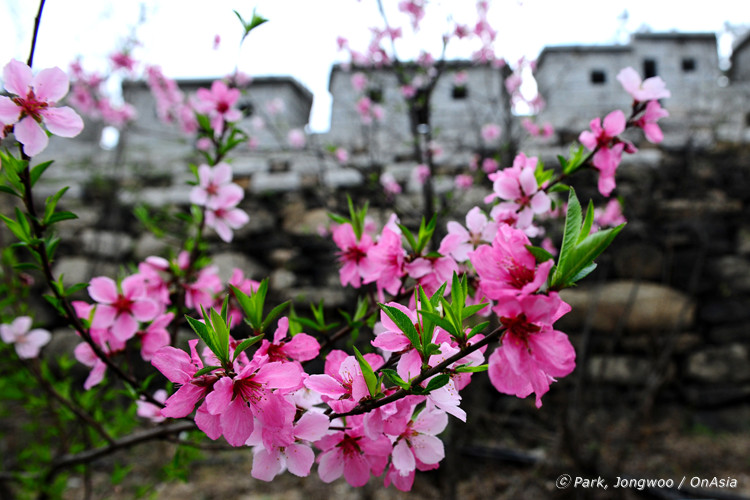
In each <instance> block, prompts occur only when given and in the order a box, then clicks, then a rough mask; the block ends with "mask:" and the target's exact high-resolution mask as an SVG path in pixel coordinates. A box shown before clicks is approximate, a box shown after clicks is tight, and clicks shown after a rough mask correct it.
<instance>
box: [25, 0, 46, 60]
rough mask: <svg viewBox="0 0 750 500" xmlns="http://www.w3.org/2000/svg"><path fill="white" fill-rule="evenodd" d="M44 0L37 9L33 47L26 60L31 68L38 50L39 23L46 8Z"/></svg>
mask: <svg viewBox="0 0 750 500" xmlns="http://www.w3.org/2000/svg"><path fill="white" fill-rule="evenodd" d="M44 1H45V0H41V1H40V2H39V10H37V12H36V17H35V18H34V33H33V35H32V37H31V49H30V50H29V59H28V60H27V62H26V64H28V66H29V68H30V67H31V66H32V65H33V64H34V51H36V38H37V35H38V34H39V24H40V23H41V21H42V11H43V10H44Z"/></svg>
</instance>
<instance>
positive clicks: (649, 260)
mask: <svg viewBox="0 0 750 500" xmlns="http://www.w3.org/2000/svg"><path fill="white" fill-rule="evenodd" d="M614 264H615V270H616V271H617V276H619V277H620V278H628V279H634V278H635V279H645V280H658V279H660V278H661V277H662V276H663V273H664V254H663V252H662V251H661V250H659V249H658V248H657V247H656V246H655V245H652V244H648V243H634V244H631V245H627V246H625V247H624V248H620V249H618V250H617V251H616V252H615V254H614Z"/></svg>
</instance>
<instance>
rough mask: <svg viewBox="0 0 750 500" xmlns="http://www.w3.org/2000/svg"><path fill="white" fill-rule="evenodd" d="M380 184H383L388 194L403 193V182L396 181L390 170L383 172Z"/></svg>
mask: <svg viewBox="0 0 750 500" xmlns="http://www.w3.org/2000/svg"><path fill="white" fill-rule="evenodd" d="M380 184H381V185H382V186H383V190H384V191H385V194H386V195H387V196H393V195H395V194H399V193H401V191H402V189H401V184H399V183H398V182H396V178H395V177H393V174H392V173H390V172H383V174H382V175H381V176H380Z"/></svg>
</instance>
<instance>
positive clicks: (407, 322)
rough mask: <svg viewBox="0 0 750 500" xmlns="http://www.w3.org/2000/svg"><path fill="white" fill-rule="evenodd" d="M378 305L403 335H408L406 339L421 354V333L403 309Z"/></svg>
mask: <svg viewBox="0 0 750 500" xmlns="http://www.w3.org/2000/svg"><path fill="white" fill-rule="evenodd" d="M378 305H379V306H380V308H381V309H382V310H383V311H385V314H386V315H387V316H388V317H389V318H391V320H392V321H393V322H394V323H395V324H396V326H397V327H398V328H399V330H401V331H402V332H403V334H404V335H406V338H408V339H409V342H410V343H411V345H412V347H414V349H416V350H417V351H420V352H421V350H422V345H421V342H420V339H419V333H418V332H417V329H416V328H415V327H414V323H412V320H411V318H409V316H407V315H406V314H405V313H404V312H403V311H402V310H401V309H398V308H396V307H394V306H389V305H386V304H378Z"/></svg>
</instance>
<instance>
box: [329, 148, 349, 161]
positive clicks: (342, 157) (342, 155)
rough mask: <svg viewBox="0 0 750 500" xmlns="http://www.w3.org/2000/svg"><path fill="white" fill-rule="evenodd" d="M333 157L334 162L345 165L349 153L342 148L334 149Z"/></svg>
mask: <svg viewBox="0 0 750 500" xmlns="http://www.w3.org/2000/svg"><path fill="white" fill-rule="evenodd" d="M333 155H334V156H335V157H336V161H338V162H339V163H346V162H348V161H349V152H348V151H347V150H346V149H344V148H341V147H339V148H336V151H334V153H333Z"/></svg>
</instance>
